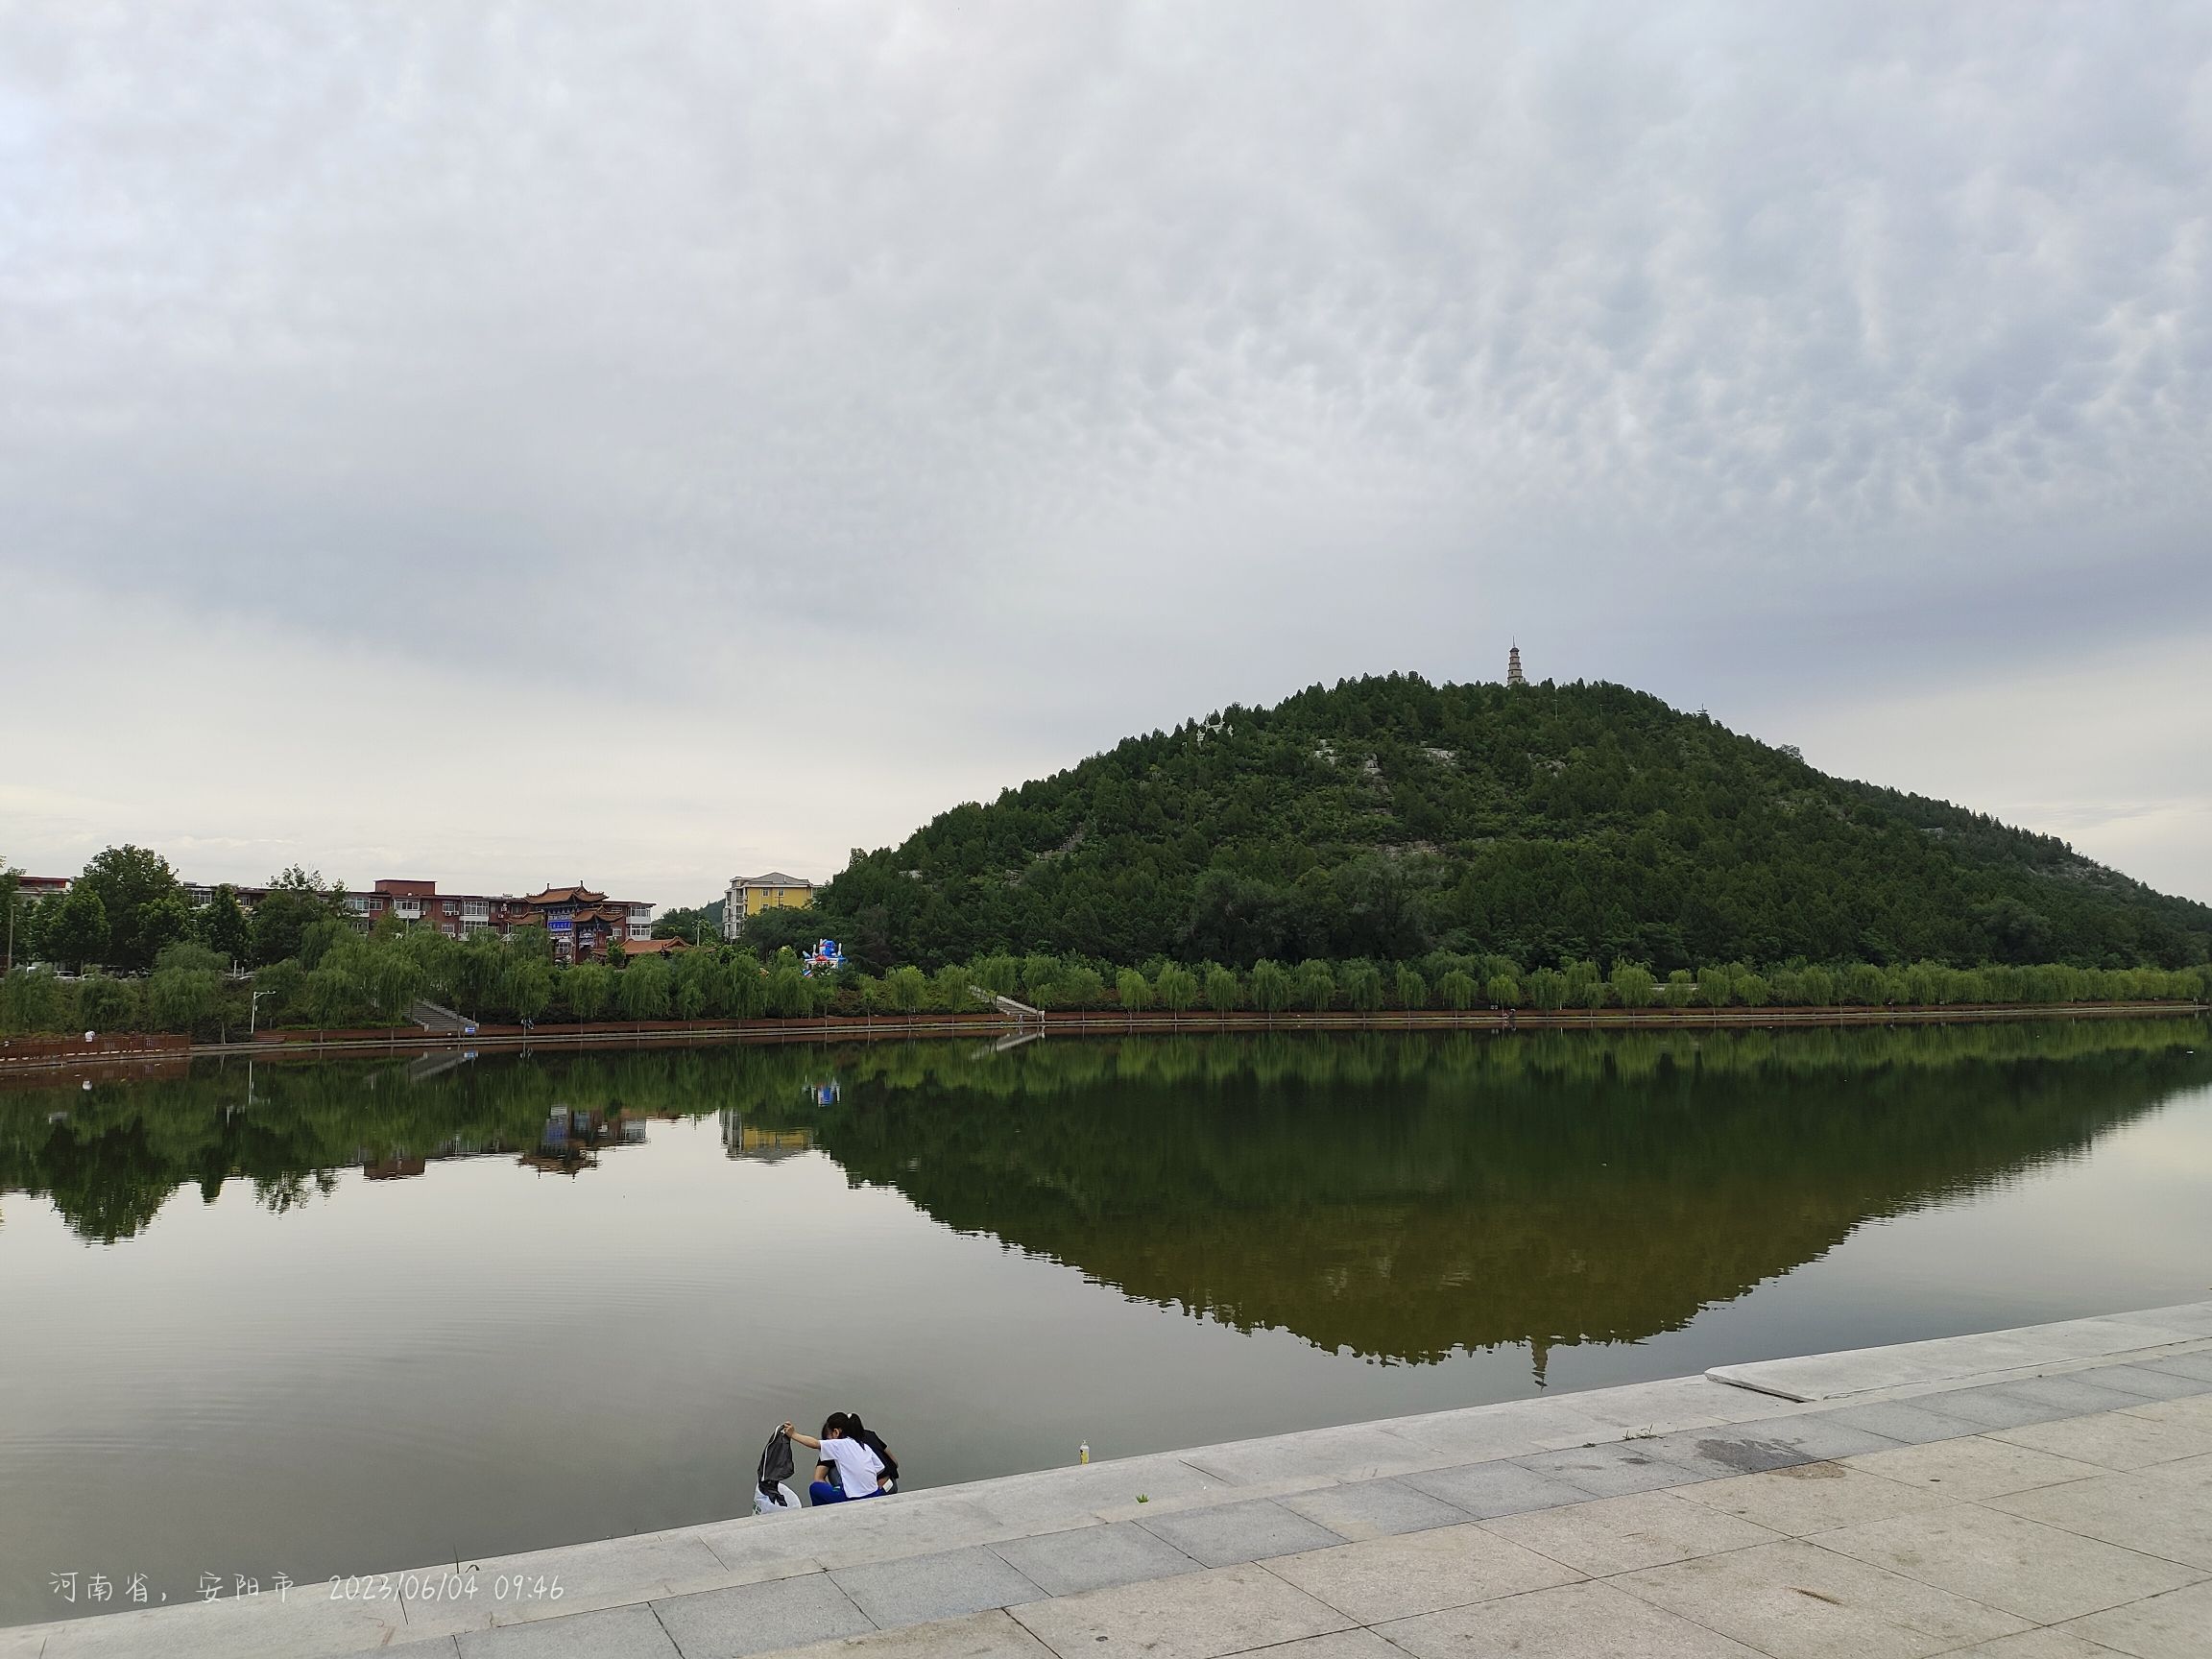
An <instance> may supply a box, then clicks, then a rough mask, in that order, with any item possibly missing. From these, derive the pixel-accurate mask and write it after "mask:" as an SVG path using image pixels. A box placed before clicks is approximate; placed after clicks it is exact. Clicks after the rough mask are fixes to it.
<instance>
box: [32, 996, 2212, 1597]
mask: <svg viewBox="0 0 2212 1659" xmlns="http://www.w3.org/2000/svg"><path fill="white" fill-rule="evenodd" d="M2208 1190H2212V1031H2208V1030H2207V1027H2206V1025H2205V1023H2204V1022H2201V1021H2186V1020H2170V1021H2143V1022H2053V1023H2049V1024H2042V1025H2033V1026H1950V1027H1938V1028H1933V1029H1922V1030H1909V1031H1896V1032H1888V1031H1881V1030H1868V1031H1805V1032H1794V1033H1792V1032H1775V1033H1767V1032H1743V1033H1730V1034H1708V1035H1705V1036H1703V1037H1701V1038H1699V1037H1695V1036H1691V1035H1686V1034H1681V1033H1664V1034H1643V1033H1628V1034H1619V1035H1608V1034H1585V1033H1572V1034H1570V1033H1546V1034H1525V1035H1487V1034H1485V1035H1470V1034H1461V1035H1447V1036H1381V1035H1367V1036H1354V1037H1252V1038H1241V1037H1240V1038H1227V1037H1207V1036H1203V1035H1199V1036H1191V1037H1178V1038H1159V1039H1131V1040H1129V1041H1126V1042H1113V1041H1095V1040H1087V1041H1070V1040H1063V1039H1059V1038H1050V1039H1046V1040H1044V1041H1042V1042H1032V1043H1028V1044H1025V1045H1023V1046H1019V1047H1015V1048H1012V1049H1009V1050H1004V1051H1001V1050H998V1049H997V1048H995V1047H994V1046H991V1045H989V1044H979V1043H973V1042H970V1043H938V1044H904V1045H878V1046H864V1045H853V1046H814V1047H787V1048H689V1049H661V1050H647V1051H638V1052H630V1053H622V1054H572V1053H566V1052H552V1051H548V1052H541V1053H539V1054H535V1055H524V1056H498V1057H491V1056H487V1057H485V1058H481V1059H473V1060H464V1059H462V1058H460V1057H458V1056H455V1055H451V1054H441V1055H437V1056H429V1057H423V1058H420V1059H415V1058H407V1059H399V1060H394V1061H378V1062H349V1063H343V1064H339V1063H299V1062H295V1063H269V1062H260V1063H256V1064H251V1065H250V1064H248V1063H247V1062H245V1061H243V1060H236V1061H224V1062H220V1063H217V1062H200V1063H196V1064H194V1065H193V1066H192V1067H191V1068H190V1070H188V1071H186V1072H182V1073H180V1074H179V1075H176V1076H173V1077H165V1078H159V1079H154V1080H144V1081H132V1082H115V1083H110V1084H101V1085H98V1086H94V1087H91V1088H78V1087H75V1086H72V1087H69V1088H66V1089H64V1088H36V1089H26V1088H21V1087H16V1088H12V1089H10V1090H8V1091H6V1092H4V1093H0V1193H4V1194H5V1196H0V1332H4V1333H5V1336H4V1338H0V1403H4V1405H5V1410H4V1411H0V1494H4V1499H0V1623H24V1622H29V1621H33V1620H38V1619H47V1618H58V1617H65V1616H68V1615H71V1614H76V1613H85V1612H93V1611H100V1610H103V1609H102V1608H100V1607H96V1606H94V1605H91V1604H90V1603H88V1602H87V1601H85V1600H84V1596H83V1593H82V1590H81V1591H80V1596H79V1599H78V1601H77V1602H75V1603H74V1604H69V1603H64V1602H63V1601H61V1599H60V1598H59V1597H58V1596H57V1594H56V1593H55V1592H54V1589H53V1583H54V1575H56V1574H60V1573H66V1572H74V1573H76V1574H78V1575H80V1578H79V1583H80V1585H81V1586H82V1585H84V1584H85V1583H87V1582H88V1578H89V1575H91V1574H94V1573H99V1574H104V1575H108V1577H109V1578H110V1579H111V1580H113V1581H114V1582H115V1583H117V1584H119V1585H120V1584H126V1583H128V1581H129V1579H130V1577H131V1576H132V1575H143V1576H144V1579H145V1582H146V1584H147V1586H148V1590H149V1594H150V1596H151V1597H152V1598H153V1599H156V1600H157V1599H159V1598H160V1597H161V1596H163V1595H166V1596H167V1597H169V1598H170V1599H186V1598H188V1597H190V1596H191V1595H192V1594H193V1593H194V1589H195V1586H196V1585H197V1584H198V1583H199V1581H200V1575H202V1574H203V1573H214V1574H219V1575H223V1576H224V1578H225V1581H226V1583H228V1581H229V1580H230V1579H231V1578H232V1577H233V1576H234V1575H238V1574H248V1575H252V1576H254V1577H256V1578H258V1579H259V1580H260V1581H261V1582H262V1584H263V1585H264V1586H268V1585H270V1584H271V1583H273V1582H274V1579H275V1576H276V1574H278V1573H283V1574H285V1575H289V1576H290V1577H291V1578H292V1579H293V1580H295V1581H296V1582H300V1583H310V1582H316V1583H319V1582H320V1580H322V1579H324V1578H325V1577H327V1576H328V1575H331V1574H334V1573H336V1574H345V1573H362V1572H369V1571H378V1570H383V1569H390V1568H401V1567H412V1566H418V1565H421V1564H424V1563H428V1562H432V1561H437V1560H440V1559H445V1560H453V1559H456V1558H458V1559H462V1560H474V1559H482V1558H484V1557H486V1556H490V1555H493V1554H498V1553H503V1552H508V1551H518V1550H525V1549H534V1548H539V1547H541V1546H547V1545H554V1544H562V1543H569V1542H575V1541H579V1540H582V1539H587V1538H594V1537H604V1536H608V1535H612V1534H615V1533H624V1532H634V1531H642V1530H648V1529H653V1528H659V1527H675V1526H681V1525H686V1524H690V1523H695V1522H700V1521H705V1520H709V1519H712V1518H716V1517H722V1516H728V1515H733V1514H738V1513H742V1512H744V1511H745V1510H746V1508H747V1507H748V1503H749V1487H750V1483H751V1479H752V1472H753V1464H754V1461H755V1459H756V1458H757V1455H758V1454H759V1449H760V1445H761V1442H762V1441H763V1440H764V1439H765V1438H766V1437H767V1436H768V1434H769V1433H770V1432H771V1431H773V1429H774V1428H775V1426H776V1425H777V1424H778V1423H779V1422H781V1420H782V1419H784V1418H785V1417H792V1418H796V1419H797V1420H798V1421H799V1422H800V1424H801V1426H802V1427H805V1428H809V1429H811V1428H813V1427H814V1426H816V1425H818V1424H819V1423H820V1421H821V1419H822V1418H823V1417H824V1416H825V1415H826V1414H827V1413H828V1412H829V1411H830V1410H832V1409H840V1408H849V1409H856V1410H858V1411H860V1412H861V1413H862V1414H863V1415H864V1416H865V1417H866V1418H867V1419H868V1421H869V1422H870V1423H871V1424H872V1425H873V1426H875V1427H876V1428H878V1430H879V1431H881V1432H882V1433H883V1434H884V1435H885V1436H886V1438H888V1439H889V1441H890V1442H891V1444H892V1446H893V1448H894V1449H895V1450H896V1451H897V1453H898V1454H899V1456H900V1459H901V1461H902V1464H903V1465H904V1468H905V1472H906V1475H907V1478H908V1484H909V1485H915V1486H919V1485H935V1484H941V1483H944V1482H948V1481H955V1480H966V1479H976V1478H979V1477H983V1476H989V1475H998V1474H1006V1473H1012V1472H1015V1471H1020V1470H1025V1469H1033V1468H1038V1467H1042V1466H1045V1465H1049V1464H1055V1463H1066V1462H1072V1461H1073V1460H1074V1459H1075V1457H1076V1455H1077V1447H1078V1446H1079V1445H1081V1444H1085V1443H1087V1444H1088V1445H1089V1446H1090V1448H1091V1450H1092V1454H1093V1455H1094V1456H1096V1457H1110V1456H1117V1455H1128V1454H1133V1453H1140V1452H1150V1451H1159V1450H1166V1449H1171V1448H1175V1447H1182V1446H1190V1445H1193V1444H1197V1443H1201V1442H1206V1441H1214V1440H1223V1439H1231V1438H1236V1437H1239V1436H1244V1435H1251V1434H1265V1433H1273V1432H1279V1431H1286V1430H1293V1429H1307V1428H1315V1427H1319V1426H1322V1425H1326V1424H1333V1423H1341V1422H1351V1421H1357V1420H1360V1419H1364V1418H1370V1417H1378V1416H1385V1415H1391V1414H1396V1413H1403V1412H1409V1411H1420V1410H1427V1409H1436V1408H1442V1407H1455V1406H1464V1405H1471V1404H1478V1403H1482V1402H1488V1401H1498V1400H1507V1399H1513V1398H1517V1397H1523V1396H1527V1395H1529V1394H1532V1393H1535V1392H1538V1391H1541V1390H1551V1391H1564V1390H1573V1389H1577V1388H1590V1387H1598V1386H1603V1385H1607V1384H1611V1383H1623V1382H1632V1381H1637V1380H1640V1379H1646V1378H1653V1377H1667V1376H1676V1375H1681V1374H1684V1373H1690V1372H1695V1371H1698V1370H1701V1369H1703V1368H1704V1367H1706V1366H1708V1365H1712V1364H1716V1363H1719V1362H1721V1361H1723V1360H1743V1359H1753V1358H1771V1357H1777V1356H1783V1355H1790V1354H1797V1353H1805V1352H1814V1351H1820V1350H1825V1349H1835V1348H1847V1347H1855V1346H1861V1345H1865V1344H1870V1343H1881V1342H1895V1341H1903V1340H1909V1339H1912V1338H1917V1337H1924V1336H1936V1335H1945V1334H1955V1333H1958V1332H1963V1331H1975V1330H1988V1329H1994V1328H1998V1327H2003V1326H2008V1325H2016V1324H2023V1323H2029V1322H2033V1321H2038V1320H2047V1319H2059V1318H2069V1317H2075V1316H2079V1315H2082V1314H2090V1313H2098V1312H2106V1311H2113V1310H2122V1309H2128V1308H2138V1307H2151V1306H2155V1305H2159V1304H2163V1303H2172V1302H2178V1301H2184V1300H2191V1299H2195V1298H2199V1297H2201V1296H2203V1295H2204V1294H2205V1293H2206V1291H2207V1289H2208V1288H2212V1203H2208V1202H2207V1201H2206V1193H2207V1191H2208ZM109 1605H110V1606H112V1605H115V1604H114V1603H110V1604H109Z"/></svg>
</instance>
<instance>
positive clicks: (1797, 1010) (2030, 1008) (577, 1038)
mask: <svg viewBox="0 0 2212 1659" xmlns="http://www.w3.org/2000/svg"><path fill="white" fill-rule="evenodd" d="M2207 1013H2212V1006H2208V1005H2207V1004H2205V1003H2201V1002H2008V1003H1951V1004H1942V1005H1928V1006H1917V1005H1896V1004H1889V1005H1884V1006H1880V1007H1861V1006H1843V1007H1826V1008H1804V1007H1767V1008H1561V1009H1533V1008H1470V1009H1464V1010H1461V1009H1448V1008H1385V1009H1376V1010H1374V1011H1372V1012H1358V1011H1353V1010H1347V1009H1289V1010H1285V1011H1283V1012H1281V1013H1272V1014H1271V1013H1264V1012H1262V1011H1260V1010H1258V1009H1248V1008H1239V1009H1232V1010H1226V1011H1220V1012H1216V1011H1213V1010H1202V1009H1191V1010H1189V1011H1186V1012H1182V1013H1170V1012H1168V1011H1166V1010H1163V1009H1156V1008H1148V1009H1143V1010H1141V1011H1124V1012H1116V1011H1113V1010H1107V1009H1067V1010H1056V1011H1051V1012H1047V1013H1045V1014H1043V1015H1042V1016H1041V1017H1040V1016H1035V1015H1025V1016H1022V1017H1019V1018H1018V1017H1016V1016H1013V1015H1009V1014H1001V1013H998V1012H997V1011H987V1010H978V1011H977V1012H975V1013H973V1014H966V1013H963V1014H944V1013H915V1014H852V1015H845V1014H828V1015H808V1016H803V1017H796V1018H783V1019H762V1020H633V1021H603V1022H591V1023H584V1024H564V1025H545V1026H534V1027H530V1028H527V1029H526V1028H524V1027H523V1026H521V1025H506V1024H484V1025H479V1026H477V1027H476V1028H475V1029H474V1030H473V1031H434V1030H425V1029H423V1028H421V1027H420V1026H412V1025H403V1026H377V1027H367V1028H355V1029H347V1030H336V1029H329V1030H314V1029H304V1028H298V1029H295V1028H286V1029H281V1030H275V1031H262V1032H258V1033H256V1034H255V1036H254V1037H253V1039H252V1041H251V1042H235V1043H194V1042H191V1041H190V1040H189V1039H187V1038H184V1037H180V1036H162V1035H138V1034H130V1035H118V1036H112V1037H109V1036H96V1037H94V1038H93V1039H91V1040H90V1041H88V1042H87V1041H84V1040H80V1039H77V1038H71V1037H16V1038H7V1039H0V1076H10V1075H22V1074H31V1073H43V1072H54V1071H66V1072H78V1071H89V1070H100V1071H101V1072H103V1073H121V1072H128V1071H130V1070H133V1069H142V1068H146V1067H149V1066H162V1067H166V1066H171V1065H175V1064H176V1063H178V1062H181V1061H187V1060H195V1059H204V1058H215V1057H221V1056H226V1055H229V1056H240V1057H244V1056H252V1057H253V1058H256V1059H303V1058H313V1057H318V1056H337V1055H355V1056H361V1057H368V1056H373V1055H376V1054H397V1053H401V1052H405V1053H415V1054H423V1053H437V1052H448V1051H474V1052H477V1053H516V1052H522V1051H537V1050H541V1049H554V1048H606V1047H637V1048H644V1047H669V1046H686V1045H693V1044H725V1043H741V1044H787V1043H900V1042H917V1041H924V1040H927V1039H931V1038H954V1037H967V1038H985V1039H990V1040H993V1041H1004V1040H1007V1039H1020V1040H1023V1041H1027V1040H1031V1039H1035V1038H1038V1037H1044V1036H1056V1037H1167V1036H1176V1037H1204V1036H1216V1035H1225V1034H1238V1035H1253V1034H1266V1033H1286V1034H1295V1033H1312V1032H1327V1033H1343V1032H1365V1031H1387V1032H1424V1031H1426V1032H1437V1031H1482V1032H1489V1033H1493V1034H1498V1035H1507V1034H1514V1033H1520V1032H1534V1031H1681V1032H1699V1031H1747V1030H1789V1029H1824V1028H1836V1027H1889V1028H1894V1027H1898V1026H1907V1025H1950V1024H1984V1023H2003V1022H2030V1021H2040V1020H2121V1019H2128V1020H2140V1019H2186V1018H2190V1017H2202V1016H2204V1015H2206V1014H2207Z"/></svg>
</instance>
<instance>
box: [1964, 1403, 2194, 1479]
mask: <svg viewBox="0 0 2212 1659" xmlns="http://www.w3.org/2000/svg"><path fill="white" fill-rule="evenodd" d="M1989 1438H1990V1439H1992V1440H2005V1441H2009V1442H2010V1443H2011V1444H2013V1445H2015V1446H2028V1447H2032V1448H2033V1449H2034V1450H2035V1451H2038V1452H2049V1453H2052V1454H2053V1455H2056V1456H2060V1457H2070V1458H2072V1459H2073V1460H2074V1461H2075V1462H2077V1463H2095V1464H2098V1465H2100V1466H2102V1467H2104V1468H2106V1469H2143V1468H2147V1467H2149V1466H2150V1465H2151V1464H2153V1463H2178V1462H2179V1461H2181V1460H2182V1459H2183V1458H2185V1457H2202V1456H2204V1455H2207V1454H2212V1433H2206V1432H2203V1431H2200V1430H2196V1429H2191V1428H2188V1427H2186V1426H2185V1425H2183V1424H2179V1423H2160V1422H2157V1421H2155V1420H2153V1419H2152V1418H2147V1417H2138V1416H2136V1415H2135V1414H2134V1413H2133V1412H2131V1411H2105V1412H2100V1413H2098V1414H2097V1415H2095V1416H2092V1417H2061V1418H2059V1419H2057V1420H2056V1421H2055V1422H2050V1423H2029V1424H2024V1425H2022V1426H2021V1427H2020V1428H2018V1429H1995V1430H1991V1431H1990V1433H1989Z"/></svg>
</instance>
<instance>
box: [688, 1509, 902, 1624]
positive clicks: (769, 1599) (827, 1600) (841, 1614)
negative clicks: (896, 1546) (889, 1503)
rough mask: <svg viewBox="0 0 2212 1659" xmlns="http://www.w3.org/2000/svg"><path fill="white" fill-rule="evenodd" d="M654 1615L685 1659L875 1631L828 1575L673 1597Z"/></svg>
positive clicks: (774, 1579) (817, 1574) (775, 1580)
mask: <svg viewBox="0 0 2212 1659" xmlns="http://www.w3.org/2000/svg"><path fill="white" fill-rule="evenodd" d="M870 1502H873V1500H870ZM653 1611H654V1612H655V1613H656V1614H658V1615H659V1616H660V1620H661V1625H662V1627H663V1628H665V1629H666V1630H667V1632H668V1634H669V1635H670V1636H671V1637H673V1638H674V1639H675V1642H676V1646H677V1647H678V1648H679V1649H680V1650H681V1651H682V1653H683V1655H684V1659H737V1656H738V1655H741V1654H746V1653H772V1652H774V1651H775V1650H776V1649H778V1648H780V1647H802V1646H804V1645H805V1644H806V1643H809V1642H821V1641H826V1640H828V1639H829V1638H830V1637H833V1636H853V1635H857V1634H859V1633H860V1632H862V1631H864V1630H869V1629H872V1628H874V1622H873V1621H872V1620H870V1619H869V1617H868V1615H867V1614H865V1613H863V1612H861V1611H860V1609H859V1608H858V1606H856V1605H855V1604H854V1600H853V1599H852V1598H851V1597H850V1596H848V1595H846V1594H845V1592H844V1591H843V1590H841V1589H839V1588H838V1586H837V1584H836V1583H835V1582H834V1581H833V1580H832V1579H831V1578H830V1577H829V1575H828V1574H825V1573H814V1574H809V1575H806V1576H805V1577H800V1578H772V1579H769V1580H767V1581H765V1582H763V1583H759V1584H741V1585H738V1586H736V1587H735V1588H733V1589H729V1590H705V1591H701V1592H700V1593H699V1594H697V1595H694V1596H673V1597H670V1598H669V1599H667V1600H665V1601H658V1602H655V1603H654V1604H653Z"/></svg>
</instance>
